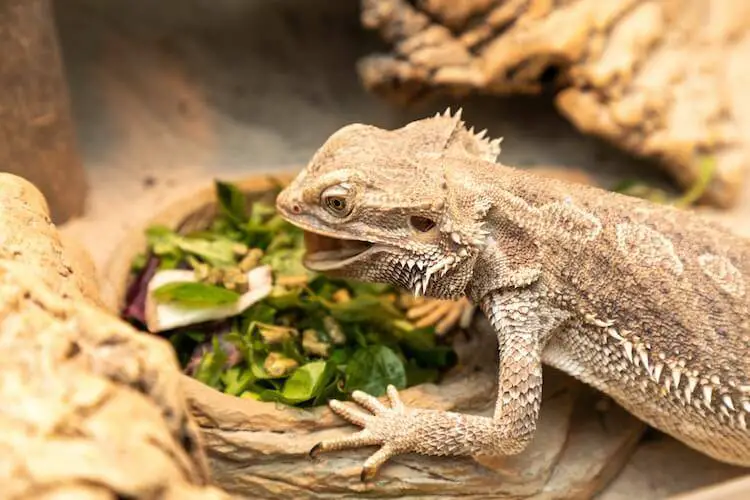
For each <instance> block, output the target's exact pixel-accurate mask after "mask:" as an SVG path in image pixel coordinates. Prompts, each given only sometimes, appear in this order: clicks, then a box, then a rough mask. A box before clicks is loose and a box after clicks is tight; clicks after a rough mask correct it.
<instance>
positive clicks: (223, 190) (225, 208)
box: [214, 181, 247, 222]
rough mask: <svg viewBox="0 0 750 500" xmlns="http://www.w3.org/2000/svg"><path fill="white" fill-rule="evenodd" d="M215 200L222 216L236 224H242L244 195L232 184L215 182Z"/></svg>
mask: <svg viewBox="0 0 750 500" xmlns="http://www.w3.org/2000/svg"><path fill="white" fill-rule="evenodd" d="M214 187H215V189H216V198H217V199H218V200H219V207H220V208H221V211H222V213H223V214H224V215H226V216H228V217H229V218H230V219H232V220H234V221H236V222H243V221H244V220H245V219H246V217H247V215H246V207H245V195H244V194H242V191H240V190H239V188H238V187H237V186H235V185H234V184H230V183H228V182H222V181H215V182H214Z"/></svg>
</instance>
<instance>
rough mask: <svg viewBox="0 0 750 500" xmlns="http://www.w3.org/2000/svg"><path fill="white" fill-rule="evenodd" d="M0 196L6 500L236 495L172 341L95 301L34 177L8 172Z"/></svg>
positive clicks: (0, 380) (80, 260) (0, 429)
mask: <svg viewBox="0 0 750 500" xmlns="http://www.w3.org/2000/svg"><path fill="white" fill-rule="evenodd" d="M0 202H1V203H2V210H0V242H2V244H0V350H2V352H3V353H5V354H4V355H3V356H0V374H2V376H0V401H1V402H2V404H0V450H2V452H1V453H0V457H1V458H0V485H2V487H0V499H8V500H11V499H12V500H16V499H24V500H25V499H52V498H82V499H83V498H85V499H113V500H114V499H116V498H144V499H146V498H148V499H226V498H229V496H228V495H227V494H226V493H224V492H222V491H220V490H218V489H215V488H212V487H208V486H206V483H207V481H208V477H209V476H208V469H207V467H206V461H205V455H204V454H203V451H202V448H201V442H200V435H199V432H198V430H197V427H196V424H195V423H194V421H193V420H192V419H191V417H190V416H189V413H188V411H187V407H186V405H185V400H184V396H183V392H182V390H181V388H180V373H179V369H178V366H177V361H176V359H175V356H174V352H173V351H172V349H171V347H170V346H169V344H168V343H167V342H165V341H163V340H161V339H157V338H154V337H151V336H148V335H143V334H140V333H138V332H136V331H135V330H133V329H132V328H131V327H130V326H129V325H127V324H125V323H124V322H122V321H120V320H118V319H117V318H115V317H113V316H111V315H109V314H107V313H106V312H105V310H104V309H103V308H102V307H100V306H98V305H97V302H96V300H95V299H96V288H97V287H96V282H95V281H94V280H93V279H92V278H93V277H94V276H93V274H92V272H91V271H92V268H91V267H90V260H88V261H87V259H88V257H87V256H86V255H85V254H84V253H83V252H82V251H81V250H80V249H78V250H76V251H71V248H72V247H65V246H63V245H62V243H61V242H60V238H59V236H58V234H57V231H56V229H55V227H54V226H53V225H52V224H51V223H50V221H49V217H48V212H47V207H46V202H45V200H44V198H43V197H42V195H41V193H40V192H39V191H38V190H36V189H35V188H34V187H33V186H31V184H29V183H28V182H27V181H25V180H23V179H21V178H18V177H15V176H12V175H9V174H3V175H1V176H0ZM79 269H87V270H83V271H79Z"/></svg>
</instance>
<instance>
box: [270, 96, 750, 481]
mask: <svg viewBox="0 0 750 500" xmlns="http://www.w3.org/2000/svg"><path fill="white" fill-rule="evenodd" d="M498 154H499V141H488V140H487V139H484V138H483V134H474V132H473V129H472V130H468V129H467V128H466V127H465V125H464V123H463V122H462V121H461V119H460V112H459V113H457V114H456V115H455V116H451V115H450V112H449V111H448V112H446V113H445V114H443V115H436V116H435V117H433V118H429V119H425V120H420V121H417V122H413V123H411V124H409V125H407V126H405V127H403V128H401V129H398V130H394V131H387V130H382V129H379V128H376V127H371V126H366V125H359V124H355V125H349V126H347V127H344V128H343V129H341V130H339V131H338V132H336V133H335V134H334V135H333V136H331V138H329V140H328V141H327V142H326V143H325V144H324V145H323V147H322V148H321V149H320V150H319V151H318V152H317V153H316V154H315V156H314V157H313V159H312V160H311V162H310V163H309V165H308V166H307V168H306V169H305V171H303V172H302V173H300V175H299V176H298V177H297V178H296V179H295V180H294V182H292V183H291V184H290V186H288V187H287V188H286V189H285V190H284V191H283V192H282V193H281V194H280V195H279V197H278V199H277V208H278V210H279V212H280V213H281V214H282V215H283V216H284V217H285V218H286V219H287V220H289V221H290V222H291V223H293V224H295V225H297V226H299V227H301V228H303V229H305V230H306V231H308V232H310V233H315V234H318V235H325V236H327V237H330V238H335V239H338V240H356V241H364V242H369V243H371V244H373V245H372V246H371V247H370V249H369V250H367V251H365V252H363V253H360V254H359V255H357V256H353V257H352V256H351V255H352V252H349V253H348V254H347V255H346V256H344V255H343V254H342V255H337V254H330V253H329V254H326V255H324V254H321V253H316V249H317V247H318V246H319V245H320V240H315V239H313V240H311V241H310V244H309V245H308V251H309V252H308V253H309V257H308V258H307V259H306V261H305V262H306V265H307V266H308V267H310V268H311V269H315V270H319V271H324V272H328V273H329V274H331V275H334V276H340V277H347V278H353V279H359V280H364V281H373V282H386V283H391V284H393V285H397V286H403V287H407V288H409V289H412V290H414V291H415V293H416V294H424V295H426V296H430V297H437V298H443V299H458V298H460V297H464V296H466V297H468V298H469V299H470V300H471V302H472V303H474V304H477V305H478V306H479V307H480V308H481V310H482V311H483V313H484V314H485V315H486V316H487V318H488V319H489V320H490V323H491V324H492V326H493V327H494V329H495V331H496V333H497V336H498V341H499V351H500V352H499V356H500V370H499V382H498V396H497V403H496V407H495V413H494V416H493V417H492V418H487V417H479V416H472V415H465V414H460V413H453V412H444V411H435V410H426V409H410V408H406V407H404V405H403V404H401V402H400V401H399V398H398V394H397V393H396V391H395V389H393V388H391V389H390V390H389V391H388V398H389V400H390V404H391V407H390V408H388V407H386V406H385V405H383V404H382V403H381V402H379V401H378V400H377V399H376V398H373V397H372V396H369V395H366V394H363V393H355V394H354V395H353V399H354V400H355V402H357V403H358V404H359V405H360V406H361V407H363V408H364V409H366V410H368V411H369V413H365V412H362V411H360V410H357V409H353V408H350V407H349V406H345V405H344V404H343V403H341V402H338V401H332V402H331V404H330V406H331V408H332V409H333V411H335V412H336V413H338V414H339V415H341V416H342V417H344V418H346V419H347V420H349V421H351V422H353V423H355V424H357V425H359V426H361V427H363V430H362V431H360V432H359V433H357V434H355V435H354V436H352V437H347V438H344V439H340V440H333V441H325V442H322V443H320V444H319V445H317V446H316V448H315V450H314V451H315V452H319V451H326V450H336V449H343V448H349V447H359V446H368V445H380V449H379V451H378V452H376V453H375V454H374V455H373V456H372V457H371V458H370V459H369V460H367V462H366V463H365V466H364V469H363V478H368V477H371V476H373V475H374V474H375V473H376V472H377V470H378V469H379V467H380V466H381V465H382V464H383V463H385V462H386V461H387V460H388V459H389V458H390V457H392V456H394V455H397V454H400V453H408V452H416V453H421V454H425V455H445V456H456V455H467V454H502V455H509V454H515V453H519V452H521V451H522V450H523V449H525V447H526V446H527V444H528V443H529V441H530V440H531V439H532V438H533V436H534V432H535V429H536V422H537V418H538V414H539V405H540V401H541V388H542V363H547V364H549V365H551V366H554V367H556V368H558V369H560V370H562V371H564V372H566V373H568V374H570V375H572V376H573V377H576V378H578V379H579V380H581V381H583V382H585V383H587V384H590V385H592V386H593V387H595V388H597V389H599V390H601V391H602V392H604V393H606V394H608V395H609V396H611V397H612V398H613V399H614V400H616V401H617V402H618V403H619V404H620V405H622V406H623V407H624V408H626V409H627V410H628V411H630V412H631V413H632V414H634V415H635V416H637V417H639V418H641V419H642V420H644V421H645V422H647V423H648V424H650V425H652V426H654V427H656V428H657V429H660V430H662V431H663V432H665V433H667V434H670V435H672V436H674V437H675V438H677V439H679V440H681V441H683V442H684V443H686V444H687V445H689V446H691V447H693V448H695V449H697V450H699V451H701V452H703V453H705V454H707V455H709V456H711V457H714V458H716V459H718V460H721V461H724V462H727V463H730V464H735V465H740V466H745V467H748V466H750V432H749V431H748V420H750V415H748V413H749V412H750V308H749V306H750V294H749V293H748V292H749V290H748V289H747V284H746V283H745V279H746V278H745V277H746V276H750V242H748V241H747V240H745V239H743V238H740V237H738V236H736V235H734V234H732V233H730V232H728V231H726V230H724V229H722V228H720V227H717V226H715V225H713V224H711V223H709V222H707V221H705V220H703V219H702V218H700V217H699V216H697V215H696V214H694V213H691V212H688V211H682V210H679V209H675V208H672V207H666V206H661V205H655V204H652V203H649V202H647V201H644V200H640V199H637V198H632V197H627V196H623V195H619V194H616V193H610V192H607V191H604V190H601V189H597V188H593V187H589V186H584V185H580V184H572V183H567V182H563V181H560V180H556V179H545V178H542V177H539V176H536V175H534V174H531V173H528V172H523V171H520V170H516V169H513V168H510V167H506V166H502V165H499V164H496V163H494V162H495V159H496V157H497V155H498ZM344 257H346V258H344Z"/></svg>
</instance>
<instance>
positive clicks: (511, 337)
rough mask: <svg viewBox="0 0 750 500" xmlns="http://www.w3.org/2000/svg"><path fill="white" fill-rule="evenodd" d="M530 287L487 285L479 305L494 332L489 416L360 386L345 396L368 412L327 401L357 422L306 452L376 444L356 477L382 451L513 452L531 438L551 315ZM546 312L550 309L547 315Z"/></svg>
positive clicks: (367, 473)
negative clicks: (495, 375)
mask: <svg viewBox="0 0 750 500" xmlns="http://www.w3.org/2000/svg"><path fill="white" fill-rule="evenodd" d="M537 298H538V295H537V294H536V293H534V292H533V291H531V290H513V291H506V292H503V293H499V292H492V293H490V294H488V295H487V296H485V298H484V299H483V300H482V301H481V303H480V307H481V309H482V311H483V312H484V313H485V315H486V316H487V318H488V319H489V321H490V323H491V324H492V326H493V328H494V329H495V332H496V333H497V335H498V346H499V355H500V364H499V379H498V396H497V402H496V405H495V413H494V416H493V417H492V418H489V417H481V416H476V415H468V414H463V413H456V412H447V411H440V410H428V409H418V408H408V407H406V406H404V404H403V403H402V402H401V400H400V398H399V396H398V392H397V391H396V389H395V388H394V387H392V386H391V387H388V391H387V394H388V399H389V401H390V407H388V406H386V405H384V404H383V403H381V402H380V401H379V400H378V399H377V398H374V397H372V396H370V395H368V394H365V393H363V392H361V391H355V392H354V393H353V394H352V399H354V401H355V402H356V403H358V404H359V406H361V407H363V408H364V409H366V410H368V412H369V413H366V412H363V411H361V410H359V409H355V408H352V407H350V406H347V405H345V404H343V403H341V402H340V401H335V400H334V401H331V402H330V407H331V409H332V410H333V411H334V412H335V413H337V414H338V415H340V416H341V417H343V418H344V419H346V420H348V421H350V422H352V423H354V424H356V425H359V426H360V427H363V429H362V430H361V431H359V432H357V433H355V434H353V435H351V436H347V437H344V438H339V439H334V440H328V441H323V442H321V443H319V444H317V445H316V446H315V447H314V448H313V450H312V451H311V455H313V456H314V455H316V454H317V453H319V452H322V451H331V450H341V449H345V448H357V447H361V446H373V445H380V449H379V450H378V451H377V452H375V454H373V455H372V456H371V457H370V458H369V459H367V461H365V463H364V466H363V469H362V476H361V477H362V480H363V481H364V480H366V479H368V478H371V477H373V476H374V475H375V474H376V473H377V471H378V469H379V468H380V466H382V465H383V464H384V463H385V462H386V461H387V460H388V459H389V458H391V457H393V456H396V455H399V454H403V453H418V454H422V455H433V456H461V455H512V454H516V453H519V452H521V451H523V450H524V449H525V448H526V446H527V445H528V443H529V441H531V439H532V437H533V435H534V431H535V430H536V422H537V418H538V416H539V407H540V404H541V396H542V362H541V351H542V347H543V343H544V341H545V340H546V338H548V334H549V332H550V331H551V329H553V328H554V326H555V323H556V322H550V321H545V318H548V319H549V318H556V317H555V314H554V311H545V310H544V308H543V307H542V306H541V305H540V303H539V301H538V300H537ZM550 313H553V314H550Z"/></svg>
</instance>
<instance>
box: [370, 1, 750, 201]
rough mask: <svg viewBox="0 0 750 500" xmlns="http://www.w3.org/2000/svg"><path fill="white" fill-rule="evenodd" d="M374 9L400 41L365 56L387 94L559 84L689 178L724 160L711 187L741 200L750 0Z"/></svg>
mask: <svg viewBox="0 0 750 500" xmlns="http://www.w3.org/2000/svg"><path fill="white" fill-rule="evenodd" d="M361 15H362V23H363V24H364V26H365V27H367V28H370V29H373V30H377V31H378V32H379V33H380V36H381V37H382V38H383V39H384V40H385V41H386V42H387V43H389V44H390V46H391V50H390V52H388V53H384V54H373V55H369V56H367V57H365V58H363V59H362V60H361V62H360V64H359V72H360V75H361V78H362V81H363V82H364V85H365V87H366V88H368V89H369V90H371V91H373V92H375V93H377V94H380V95H382V96H385V97H388V98H390V99H392V100H394V101H395V102H399V103H402V104H404V103H409V102H413V101H415V100H418V99H421V98H422V97H424V96H426V95H431V94H439V93H448V94H452V95H454V96H463V95H466V94H468V93H471V92H481V93H484V94H488V93H489V94H498V95H501V94H512V93H525V94H539V93H541V92H543V91H545V90H550V89H552V90H554V91H555V92H556V93H555V103H556V105H557V107H558V109H559V110H560V111H561V113H562V114H563V115H565V116H566V117H567V118H568V119H569V120H570V121H571V122H572V123H573V124H574V125H575V126H576V127H578V128H579V129H580V130H581V131H582V132H584V133H587V134H593V135H597V136H600V137H603V138H605V139H607V140H609V141H611V142H612V143H614V144H615V145H617V146H619V147H620V148H622V149H623V150H625V151H628V152H629V153H631V154H634V155H637V156H639V157H647V158H652V159H655V160H657V162H656V163H658V164H660V165H661V166H662V167H663V168H665V169H666V171H667V172H668V173H669V174H670V175H671V176H672V177H673V178H674V179H675V180H676V182H677V183H678V184H679V185H681V186H683V187H689V186H691V185H693V184H694V183H695V182H696V181H697V179H698V178H699V176H700V174H701V168H702V165H703V162H706V161H711V162H715V163H714V164H715V171H714V177H713V180H712V181H711V183H710V185H709V187H708V190H707V191H706V193H705V195H704V198H703V200H704V201H707V202H710V203H711V204H713V205H715V206H718V207H730V206H733V205H734V204H735V203H736V202H737V199H738V197H739V195H740V187H741V184H742V182H743V180H744V177H745V169H746V166H747V164H748V161H749V158H750V98H749V97H748V94H747V92H746V90H745V89H746V88H747V82H748V81H749V80H748V79H750V70H748V69H747V66H746V65H745V64H744V63H743V61H747V60H748V59H750V36H748V32H749V31H750V3H748V2H745V1H743V0H726V1H724V2H712V1H711V0H689V1H685V2H656V1H649V0H612V1H608V2H600V1H597V0H566V1H563V2H549V1H545V0H509V1H506V2H500V3H498V2H491V1H489V0H466V1H464V2H454V1H452V0H424V1H421V2H410V1H407V0H384V1H380V0H362V14H361ZM511 139H512V138H511Z"/></svg>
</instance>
